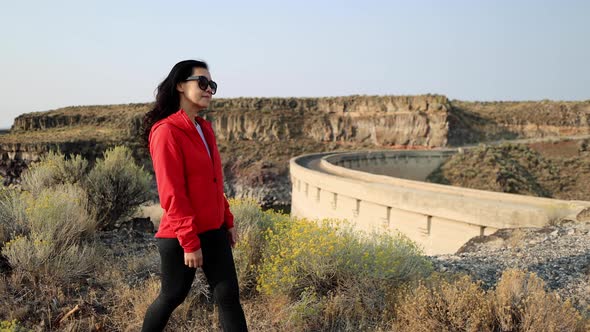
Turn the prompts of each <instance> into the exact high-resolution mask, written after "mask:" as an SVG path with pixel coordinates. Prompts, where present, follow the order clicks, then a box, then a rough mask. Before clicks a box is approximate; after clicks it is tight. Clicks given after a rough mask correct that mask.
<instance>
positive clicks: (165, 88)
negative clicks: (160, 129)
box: [143, 60, 209, 144]
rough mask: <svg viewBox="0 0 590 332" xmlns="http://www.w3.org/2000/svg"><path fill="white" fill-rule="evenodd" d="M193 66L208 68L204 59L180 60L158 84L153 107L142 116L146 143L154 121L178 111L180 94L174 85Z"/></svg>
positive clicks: (182, 78) (185, 76) (188, 74)
mask: <svg viewBox="0 0 590 332" xmlns="http://www.w3.org/2000/svg"><path fill="white" fill-rule="evenodd" d="M193 68H204V69H207V70H208V69H209V67H208V66H207V64H206V63H205V62H204V61H197V60H184V61H180V62H179V63H177V64H175V65H174V67H172V70H170V74H168V77H166V78H165V79H164V80H163V81H162V83H160V85H158V92H157V93H156V103H155V105H154V108H153V109H152V110H151V111H149V112H147V113H146V114H145V116H144V117H143V138H144V142H145V143H146V144H149V136H150V131H151V130H152V126H153V125H154V123H156V122H158V121H160V120H162V119H164V118H166V117H168V116H169V115H171V114H173V113H176V112H178V110H179V108H180V95H179V94H178V91H177V90H176V85H177V84H178V83H180V82H182V81H184V80H186V79H187V77H189V76H191V75H192V73H193Z"/></svg>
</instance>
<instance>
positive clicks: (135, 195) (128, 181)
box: [84, 146, 151, 230]
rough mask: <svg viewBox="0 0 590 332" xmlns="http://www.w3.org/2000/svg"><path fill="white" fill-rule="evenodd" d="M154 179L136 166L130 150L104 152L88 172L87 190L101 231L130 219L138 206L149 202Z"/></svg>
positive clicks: (115, 149)
mask: <svg viewBox="0 0 590 332" xmlns="http://www.w3.org/2000/svg"><path fill="white" fill-rule="evenodd" d="M150 182H151V176H150V174H149V173H148V172H147V171H145V170H144V169H143V167H140V166H139V165H137V164H136V163H135V160H134V159H133V156H132V155H131V151H130V150H129V149H128V148H127V147H123V146H117V147H115V148H113V149H109V150H107V151H105V152H104V154H103V159H99V160H97V162H96V165H95V166H94V168H93V169H92V170H91V171H90V173H88V176H87V178H86V181H84V187H85V189H86V192H87V194H88V202H89V209H90V212H91V213H92V214H94V215H95V216H96V218H97V221H98V228H99V229H101V230H105V229H111V228H113V227H114V226H115V225H116V224H117V223H118V222H120V221H121V220H122V219H124V218H127V217H130V216H131V215H132V214H133V213H134V212H135V210H136V209H137V206H139V205H140V204H142V203H144V202H146V201H147V200H148V199H149V189H150Z"/></svg>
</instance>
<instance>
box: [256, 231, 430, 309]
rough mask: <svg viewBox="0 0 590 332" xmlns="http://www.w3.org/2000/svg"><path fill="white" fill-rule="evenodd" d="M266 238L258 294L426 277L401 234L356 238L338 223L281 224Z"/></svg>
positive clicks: (423, 266)
mask: <svg viewBox="0 0 590 332" xmlns="http://www.w3.org/2000/svg"><path fill="white" fill-rule="evenodd" d="M273 228H274V230H273V229H269V230H268V231H267V234H266V240H267V241H268V244H267V246H268V249H267V251H266V252H265V256H264V258H263V261H262V264H261V267H260V276H259V280H258V281H259V285H258V288H259V290H260V291H261V292H262V293H264V294H267V295H273V294H285V295H293V296H294V297H295V298H297V297H299V295H300V294H301V292H302V291H303V290H304V289H307V288H310V287H311V289H313V290H314V291H316V292H317V293H319V294H326V293H327V291H329V290H332V289H334V287H335V286H336V285H338V283H339V282H342V281H344V280H348V279H349V278H359V279H361V280H362V279H364V280H370V279H380V280H388V281H391V282H393V283H403V282H405V281H409V280H412V279H414V278H417V277H420V276H423V275H425V274H427V273H429V271H430V269H431V267H430V265H429V263H428V262H427V261H426V260H425V259H424V258H423V257H422V256H421V251H420V250H419V249H418V247H417V246H416V245H415V244H414V243H413V242H412V241H410V240H409V239H407V238H406V237H404V236H403V235H401V234H397V235H390V234H387V233H384V234H375V235H374V236H373V237H372V238H369V237H368V236H363V235H359V233H358V232H357V231H353V229H352V227H351V226H350V225H349V224H348V223H346V222H344V221H333V220H324V221H321V222H318V223H316V222H312V221H309V220H306V219H295V220H285V221H282V222H281V223H278V224H275V225H274V227H273Z"/></svg>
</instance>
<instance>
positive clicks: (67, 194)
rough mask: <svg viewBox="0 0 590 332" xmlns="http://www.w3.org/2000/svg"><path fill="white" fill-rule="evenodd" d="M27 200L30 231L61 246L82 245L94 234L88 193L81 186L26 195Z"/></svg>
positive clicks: (63, 186) (26, 211)
mask: <svg viewBox="0 0 590 332" xmlns="http://www.w3.org/2000/svg"><path fill="white" fill-rule="evenodd" d="M23 201H25V202H26V209H25V215H26V218H27V221H28V227H29V229H30V231H31V232H32V233H35V234H38V235H39V236H41V237H42V238H44V239H47V240H50V241H52V242H54V243H55V245H57V246H62V245H67V244H70V243H78V242H80V240H82V239H84V238H88V237H90V236H92V235H93V234H94V231H95V228H96V221H95V219H94V218H93V216H91V215H90V214H88V212H87V206H88V201H87V199H86V193H85V192H84V190H83V189H82V188H80V187H78V186H75V185H60V186H57V187H54V188H49V189H43V190H42V191H41V192H40V193H39V194H38V195H37V197H35V196H32V195H30V194H27V193H24V194H23Z"/></svg>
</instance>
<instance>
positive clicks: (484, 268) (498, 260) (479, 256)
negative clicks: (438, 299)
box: [432, 208, 590, 316]
mask: <svg viewBox="0 0 590 332" xmlns="http://www.w3.org/2000/svg"><path fill="white" fill-rule="evenodd" d="M432 261H433V263H434V266H435V269H436V270H437V271H441V272H457V273H466V274H468V275H470V276H472V277H473V279H475V280H481V281H482V283H483V286H484V287H485V288H490V287H494V286H495V285H496V283H497V282H498V279H499V277H500V276H501V274H502V271H504V270H506V269H508V268H517V269H521V270H526V271H530V272H533V273H535V274H536V275H537V276H538V277H540V278H541V279H543V280H544V281H545V283H546V287H547V289H548V290H553V291H556V292H557V293H558V294H559V295H560V296H561V297H562V298H564V299H571V301H572V303H573V304H574V305H575V306H576V307H577V308H578V309H579V310H580V311H581V312H582V313H584V314H585V315H586V316H589V315H590V208H587V209H585V210H584V211H582V212H581V213H580V214H578V216H577V217H576V218H575V220H569V219H563V220H561V221H559V222H557V223H556V224H555V225H551V226H547V227H544V228H520V229H501V230H498V231H497V232H496V233H494V234H492V235H488V236H479V237H476V238H473V239H471V240H470V241H469V242H468V243H466V244H465V245H464V246H463V247H462V248H460V249H459V251H458V252H457V253H456V254H453V255H438V256H432Z"/></svg>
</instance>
